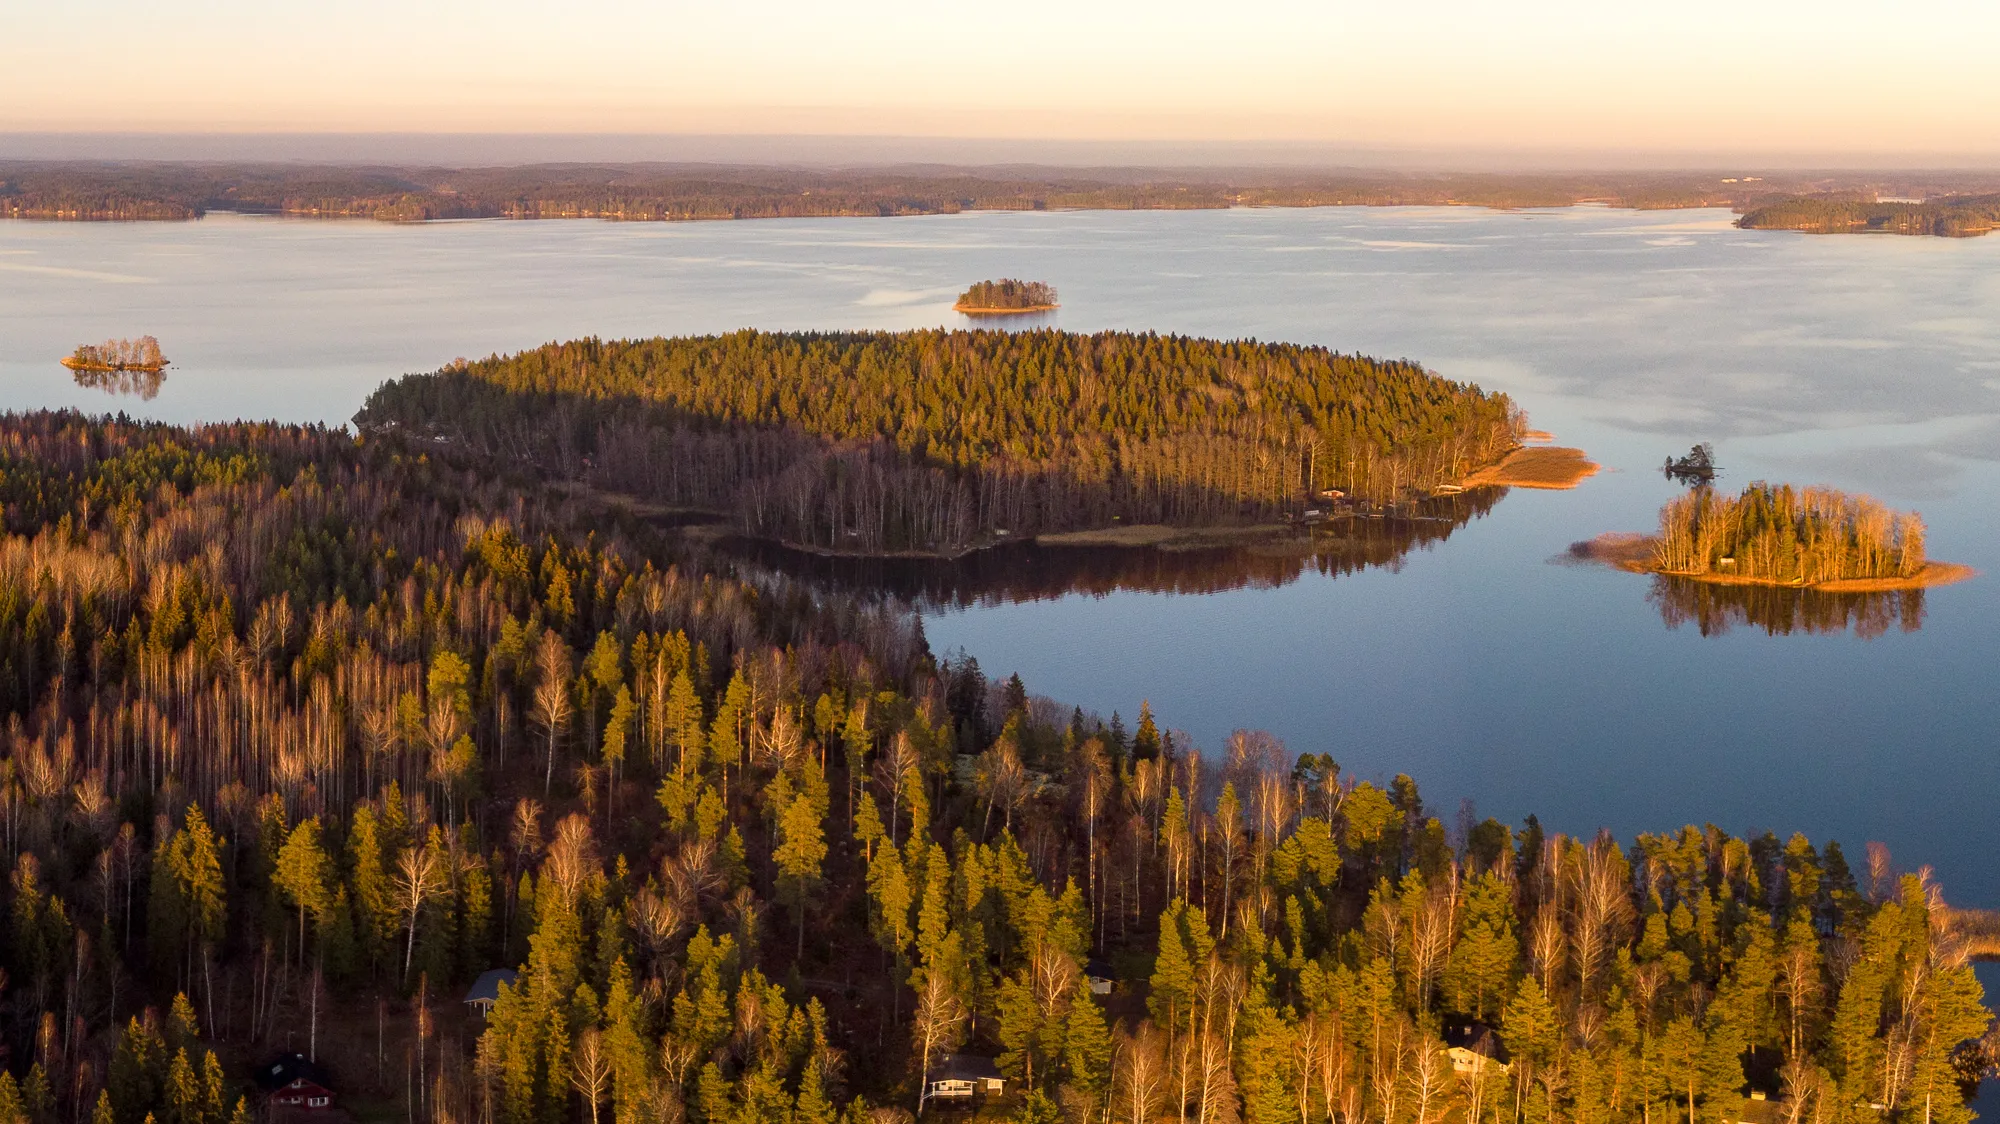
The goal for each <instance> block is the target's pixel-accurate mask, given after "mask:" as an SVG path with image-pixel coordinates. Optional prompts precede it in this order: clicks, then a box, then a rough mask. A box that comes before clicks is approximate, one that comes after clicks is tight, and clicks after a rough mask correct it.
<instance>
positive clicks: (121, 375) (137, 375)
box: [75, 369, 167, 402]
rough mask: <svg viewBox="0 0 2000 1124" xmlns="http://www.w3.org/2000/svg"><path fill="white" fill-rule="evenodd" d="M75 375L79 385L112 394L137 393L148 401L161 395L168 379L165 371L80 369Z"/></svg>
mask: <svg viewBox="0 0 2000 1124" xmlns="http://www.w3.org/2000/svg"><path fill="white" fill-rule="evenodd" d="M75 375H76V385H78V386H87V387H95V388H96V389H98V390H101V391H103V392H104V393H106V394H110V395H127V394H136V395H138V396H139V397H140V398H141V399H143V400H145V401H147V402H151V401H152V400H153V399H154V398H157V397H159V394H160V384H161V383H164V382H166V381H167V373H166V372H165V371H141V370H130V369H128V370H123V371H92V370H79V371H76V372H75Z"/></svg>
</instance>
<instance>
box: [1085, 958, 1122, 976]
mask: <svg viewBox="0 0 2000 1124" xmlns="http://www.w3.org/2000/svg"><path fill="white" fill-rule="evenodd" d="M1083 974H1084V975H1086V976H1090V977H1092V978H1093V979H1100V980H1115V979H1117V978H1118V973H1116V972H1114V971H1112V970H1111V964H1110V962H1109V961H1104V960H1095V959H1093V960H1086V961H1084V964H1083Z"/></svg>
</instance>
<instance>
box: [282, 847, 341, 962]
mask: <svg viewBox="0 0 2000 1124" xmlns="http://www.w3.org/2000/svg"><path fill="white" fill-rule="evenodd" d="M271 881H272V883H273V884H274V885H276V886H277V887H278V889H280V890H281V891H283V892H284V895H285V897H286V898H287V899H288V900H290V901H291V903H292V906H293V908H295V909H296V910H298V915H299V944H298V950H297V956H298V959H299V961H300V962H301V963H303V962H304V960H305V951H306V914H307V913H311V914H312V915H313V916H314V917H315V918H323V917H325V916H326V912H327V910H328V908H329V907H330V906H331V904H332V901H331V898H332V895H331V891H330V889H329V884H330V883H331V882H332V881H333V862H332V860H330V859H328V858H327V855H326V851H325V849H324V848H323V847H322V846H321V843H320V824H319V817H318V816H312V817H310V818H307V819H304V820H301V821H299V825H298V826H297V827H295V828H293V829H292V833H291V835H290V836H289V837H287V838H286V840H285V845H284V848H283V849H282V850H280V851H279V852H278V863H277V869H276V870H275V871H273V873H272V876H271Z"/></svg>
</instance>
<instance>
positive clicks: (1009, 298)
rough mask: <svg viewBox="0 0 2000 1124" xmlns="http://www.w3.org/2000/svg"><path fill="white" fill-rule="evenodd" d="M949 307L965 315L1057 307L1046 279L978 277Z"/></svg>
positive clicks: (1009, 312) (1044, 309) (1054, 294)
mask: <svg viewBox="0 0 2000 1124" xmlns="http://www.w3.org/2000/svg"><path fill="white" fill-rule="evenodd" d="M951 307H952V308H953V309H955V310H956V311H959V312H963V313H965V314H966V315H968V316H996V315H1009V314H1013V313H1021V312H1047V311H1049V310H1051V309H1054V308H1056V307H1057V305H1056V290H1055V286H1053V285H1051V284H1049V283H1048V282H1046V281H1013V280H1006V281H981V282H979V283H978V284H976V285H974V286H972V287H971V288H969V289H967V290H966V291H964V292H963V293H960V294H959V295H958V301H957V302H956V303H955V304H953V305H952V306H951Z"/></svg>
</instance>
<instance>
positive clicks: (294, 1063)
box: [257, 1054, 333, 1093]
mask: <svg viewBox="0 0 2000 1124" xmlns="http://www.w3.org/2000/svg"><path fill="white" fill-rule="evenodd" d="M301 1080H303V1081H310V1082H312V1083H313V1084H314V1085H317V1086H319V1087H320V1088H322V1089H332V1088H333V1075H332V1074H330V1073H328V1072H327V1071H326V1070H325V1069H322V1068H321V1067H320V1066H319V1065H317V1064H315V1063H314V1062H313V1061H312V1060H311V1059H310V1058H307V1057H306V1056H305V1055H304V1054H279V1055H278V1056H277V1057H275V1058H272V1059H271V1060H270V1061H267V1062H265V1063H264V1064H263V1065H260V1066H258V1067H257V1088H259V1089H262V1090H263V1091H264V1092H266V1093H275V1092H277V1091H278V1090H279V1089H282V1088H284V1087H285V1086H287V1085H290V1084H291V1083H292V1082H294V1081H301Z"/></svg>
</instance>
